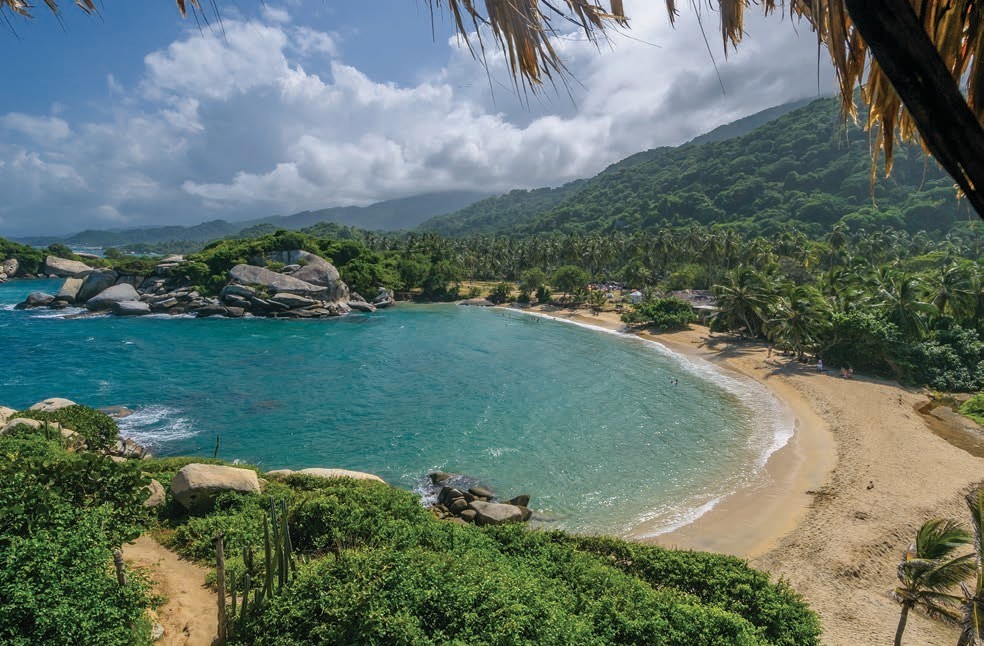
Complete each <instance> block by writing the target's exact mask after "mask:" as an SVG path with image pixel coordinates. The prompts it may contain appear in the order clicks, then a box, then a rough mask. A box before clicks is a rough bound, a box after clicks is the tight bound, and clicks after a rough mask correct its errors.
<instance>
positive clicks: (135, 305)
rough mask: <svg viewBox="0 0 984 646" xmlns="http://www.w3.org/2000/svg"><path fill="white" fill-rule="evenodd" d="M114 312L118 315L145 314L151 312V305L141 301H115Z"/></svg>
mask: <svg viewBox="0 0 984 646" xmlns="http://www.w3.org/2000/svg"><path fill="white" fill-rule="evenodd" d="M113 314H115V315H117V316H143V315H144V314H150V305H148V304H147V303H141V302H140V301H121V302H119V303H113Z"/></svg>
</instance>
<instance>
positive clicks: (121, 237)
mask: <svg viewBox="0 0 984 646" xmlns="http://www.w3.org/2000/svg"><path fill="white" fill-rule="evenodd" d="M487 196H488V194H487V193H475V192H472V191H442V192H437V193H422V194H420V195H411V196H410V197H403V198H399V199H395V200H386V201H383V202H376V203H375V204H370V205H369V206H338V207H332V208H327V209H318V210H317V211H301V212H300V213H294V214H292V215H275V216H270V217H265V218H257V219H254V220H241V221H237V222H228V221H226V220H211V221H209V222H203V223H201V224H196V225H194V226H162V227H143V228H136V229H120V230H100V229H88V230H86V231H81V232H79V233H76V234H72V235H69V236H38V237H28V238H21V239H19V241H20V242H23V243H25V244H29V245H33V246H38V247H46V246H48V245H51V244H55V243H61V244H67V245H72V246H80V247H124V246H130V245H141V246H146V245H161V244H164V243H173V242H176V241H180V242H184V243H190V242H198V243H205V242H211V241H212V240H218V239H220V238H228V237H231V236H243V235H245V236H251V235H256V233H257V232H259V233H261V234H262V233H271V232H273V231H276V230H278V229H289V230H298V229H304V228H307V227H311V226H315V225H318V224H321V223H334V224H339V225H344V226H349V227H359V228H360V229H364V230H367V231H396V230H399V229H412V228H414V227H416V226H418V225H419V224H420V223H421V222H423V221H425V220H427V219H430V218H433V217H435V216H439V215H441V214H444V213H450V212H452V211H457V210H458V209H462V208H464V207H466V206H468V205H469V204H472V203H474V202H476V201H478V200H481V199H483V198H485V197H487ZM191 246H192V247H194V245H191ZM188 247H189V245H179V246H177V247H175V248H174V249H173V251H184V250H185V249H187V248H188Z"/></svg>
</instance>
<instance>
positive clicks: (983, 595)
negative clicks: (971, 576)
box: [958, 485, 984, 646]
mask: <svg viewBox="0 0 984 646" xmlns="http://www.w3.org/2000/svg"><path fill="white" fill-rule="evenodd" d="M966 500H967V508H968V509H969V510H970V518H971V523H972V524H973V526H974V557H975V558H976V561H977V562H976V563H975V566H974V570H975V572H976V574H977V581H976V583H975V586H974V589H973V591H971V590H970V588H968V587H967V585H966V584H961V585H962V587H963V603H962V605H963V612H962V617H961V619H960V627H961V634H960V641H959V642H958V643H959V644H960V646H979V645H980V644H984V544H982V540H984V533H982V531H981V530H982V526H984V485H978V486H977V488H976V489H975V490H974V491H972V492H970V493H969V494H967V498H966Z"/></svg>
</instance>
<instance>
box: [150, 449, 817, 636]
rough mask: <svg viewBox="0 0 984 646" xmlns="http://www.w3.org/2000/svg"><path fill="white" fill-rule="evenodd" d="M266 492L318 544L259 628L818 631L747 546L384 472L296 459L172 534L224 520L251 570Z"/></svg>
mask: <svg viewBox="0 0 984 646" xmlns="http://www.w3.org/2000/svg"><path fill="white" fill-rule="evenodd" d="M150 462H152V463H153V462H155V461H153V460H151V461H150ZM171 466H172V467H174V466H177V465H176V464H175V465H171ZM152 468H153V465H152ZM266 494H269V495H270V496H272V497H273V498H275V499H277V500H286V502H287V507H288V520H289V524H290V531H291V537H292V540H293V542H294V544H295V546H296V547H297V548H298V549H299V550H300V551H302V552H303V553H304V554H306V555H307V559H304V560H305V561H306V562H303V563H302V564H300V565H299V566H298V574H297V578H296V580H295V581H294V582H293V583H291V585H290V586H288V587H287V588H285V589H284V591H283V593H282V594H279V595H278V596H277V597H276V598H275V599H272V600H269V601H268V602H266V603H265V605H264V608H263V611H262V613H260V614H259V615H258V616H253V617H250V618H249V620H248V621H247V622H246V624H245V626H244V627H243V630H242V631H241V632H240V633H239V636H240V638H241V639H242V640H243V641H245V642H248V643H257V644H273V643H276V644H310V643H406V644H410V643H412V644H438V643H442V644H443V643H451V642H454V643H542V644H729V645H730V644H783V645H786V644H789V645H792V644H797V645H799V644H816V643H818V636H819V632H820V629H819V623H818V621H817V618H816V616H815V615H814V614H813V613H812V612H811V611H810V610H809V609H808V608H807V607H806V606H805V604H804V603H803V602H802V601H801V600H800V599H799V597H798V596H797V595H796V594H795V593H793V592H792V591H791V590H790V589H789V588H788V587H787V586H786V585H785V584H783V583H779V584H772V583H770V582H769V581H768V577H767V576H766V575H765V574H763V573H760V572H756V571H755V570H752V569H750V568H749V567H748V566H747V565H746V564H745V563H744V562H742V561H740V560H738V559H735V558H731V557H726V556H721V555H715V554H704V553H699V552H674V551H670V550H665V549H661V548H657V547H653V546H646V545H636V544H632V543H627V542H625V541H621V540H618V539H608V538H591V537H577V536H571V535H568V534H565V533H562V532H543V531H535V530H529V529H527V528H526V527H525V526H521V525H512V526H503V527H488V528H479V527H476V526H473V525H467V526H462V525H459V524H455V523H450V522H445V521H439V520H437V519H436V518H434V517H433V516H432V515H431V514H430V513H428V512H427V511H426V510H424V509H423V508H422V507H421V506H420V504H419V502H418V500H417V498H416V497H415V496H414V495H413V494H411V493H410V492H407V491H403V490H400V489H395V488H392V487H389V486H387V485H383V484H380V483H375V482H365V481H356V480H348V479H335V480H325V479H319V478H312V477H306V476H298V475H294V476H290V477H288V478H286V479H285V480H284V481H282V482H280V483H276V482H271V483H270V484H269V485H268V486H267V489H266V491H265V495H263V496H253V497H250V496H241V495H237V494H227V495H225V496H223V497H221V498H220V500H219V502H218V504H217V506H216V510H215V511H214V512H212V513H211V514H209V515H208V516H205V517H202V518H195V519H185V518H181V517H178V518H175V519H174V520H172V521H171V522H172V524H173V525H174V526H175V531H174V533H173V534H172V539H171V544H172V547H175V548H176V549H178V550H179V551H180V552H182V553H183V554H187V555H189V556H193V557H195V558H198V559H199V560H205V561H208V562H210V563H211V562H213V560H212V559H213V555H212V538H213V537H214V535H215V532H216V531H219V530H221V531H223V532H224V533H225V543H226V554H227V571H230V570H232V571H238V572H239V573H240V574H241V572H242V570H243V564H242V562H241V559H240V558H239V557H238V556H236V555H238V554H239V553H241V551H242V548H243V547H245V546H252V547H253V548H254V549H255V550H257V552H258V553H260V552H261V548H262V544H263V543H262V540H263V538H262V537H263V530H262V519H263V516H264V509H265V508H266V505H267V504H268V500H269V497H268V496H267V495H266ZM230 554H231V555H232V556H231V557H230V556H229V555H230Z"/></svg>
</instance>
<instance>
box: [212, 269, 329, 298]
mask: <svg viewBox="0 0 984 646" xmlns="http://www.w3.org/2000/svg"><path fill="white" fill-rule="evenodd" d="M229 278H231V279H232V282H233V283H238V284H239V285H259V286H261V287H263V288H265V289H267V290H269V291H271V292H274V293H277V292H288V293H290V294H298V295H300V296H306V297H308V298H314V299H318V300H320V299H322V298H325V296H326V293H327V292H326V288H325V287H323V286H321V285H314V284H311V283H309V282H306V281H303V280H299V279H297V278H294V277H293V276H285V275H284V274H278V273H277V272H275V271H270V270H269V269H265V268H263V267H254V266H253V265H236V266H235V267H233V268H232V269H230V270H229Z"/></svg>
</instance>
